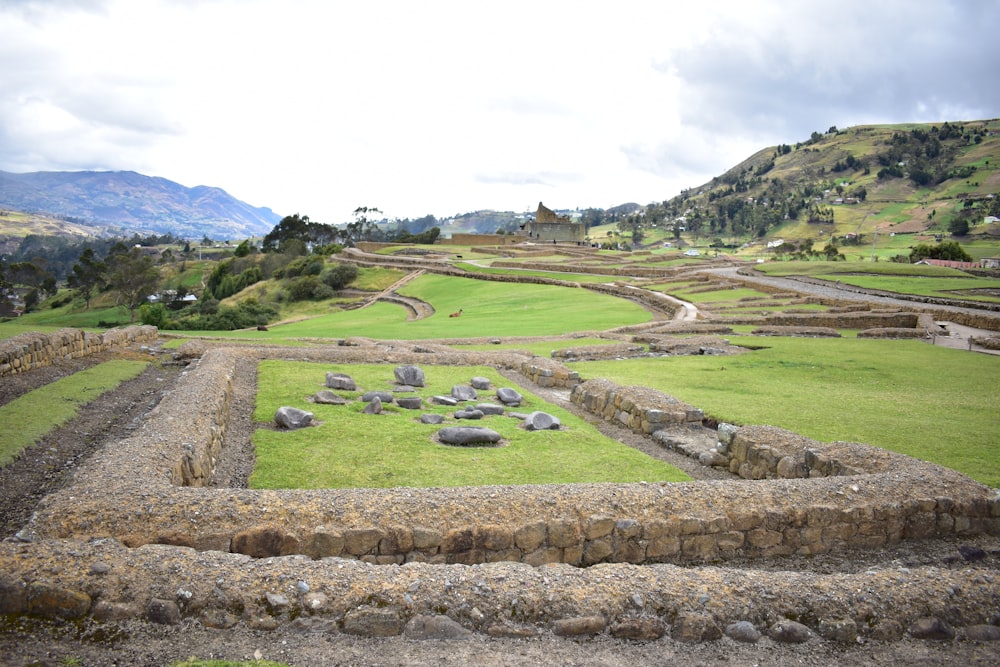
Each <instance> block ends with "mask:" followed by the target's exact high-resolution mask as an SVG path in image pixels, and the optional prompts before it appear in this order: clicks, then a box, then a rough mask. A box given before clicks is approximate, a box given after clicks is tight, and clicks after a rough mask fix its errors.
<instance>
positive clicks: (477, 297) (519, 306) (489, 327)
mask: <svg viewBox="0 0 1000 667" xmlns="http://www.w3.org/2000/svg"><path fill="white" fill-rule="evenodd" d="M399 293H400V294H402V295H404V296H409V297H413V298H417V299H421V300H423V301H426V302H428V303H430V304H431V305H433V307H434V309H435V311H436V312H435V314H434V315H432V316H431V317H427V318H424V319H422V320H410V321H408V320H407V319H406V311H405V310H404V309H403V308H402V307H401V306H396V305H392V304H388V303H383V302H378V303H374V304H372V305H371V306H369V307H368V308H363V309H358V310H351V311H343V312H338V313H332V314H330V315H323V316H320V317H314V318H312V319H308V320H303V321H301V322H293V323H290V324H285V325H281V326H275V327H270V329H271V330H270V331H269V332H266V333H269V334H271V335H273V336H281V337H294V338H343V337H350V336H364V337H370V338H377V339H382V340H386V339H391V340H418V339H428V338H467V337H478V336H552V335H559V334H564V333H569V332H572V331H579V330H583V331H603V330H605V329H610V328H613V327H616V326H624V325H628V324H639V323H642V322H648V321H649V319H650V315H649V313H648V312H647V311H645V310H644V309H643V308H641V307H639V306H637V305H636V304H634V303H632V302H630V301H626V300H625V299H619V298H616V297H613V296H608V295H605V294H598V293H597V292H593V291H590V290H587V289H578V288H570V287H557V286H554V285H529V284H514V283H500V282H493V281H487V280H470V279H467V278H454V277H450V276H442V275H436V274H426V275H423V276H420V277H419V278H417V279H416V280H413V281H412V282H409V283H407V284H406V285H404V286H403V287H402V288H400V289H399ZM460 309H461V310H462V315H461V316H460V317H449V315H450V314H451V313H456V312H458V311H459V310H460Z"/></svg>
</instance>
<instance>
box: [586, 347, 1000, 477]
mask: <svg viewBox="0 0 1000 667" xmlns="http://www.w3.org/2000/svg"><path fill="white" fill-rule="evenodd" d="M730 340H731V342H733V343H734V344H737V345H747V346H766V347H764V348H763V349H758V350H755V351H753V352H749V353H746V354H743V355H738V356H730V357H705V356H692V357H665V358H660V359H634V360H622V361H588V362H575V363H572V364H570V366H571V367H572V368H573V369H574V370H577V371H579V373H580V375H581V377H583V378H584V379H589V378H598V377H600V378H607V379H610V380H613V381H615V382H618V383H621V384H639V385H643V386H648V387H653V388H655V389H659V390H661V391H663V392H665V393H667V394H670V395H672V396H675V397H677V398H679V399H681V400H683V401H686V402H688V403H691V404H692V405H696V406H698V407H700V408H702V409H703V410H704V411H705V413H706V414H708V415H711V416H713V417H715V418H717V419H719V420H721V421H727V422H732V423H737V424H771V425H774V426H780V427H782V428H786V429H789V430H791V431H794V432H796V433H800V434H802V435H805V436H807V437H810V438H814V439H816V440H821V441H834V440H841V441H854V442H863V443H867V444H871V445H875V446H877V447H882V448H885V449H890V450H893V451H896V452H900V453H903V454H907V455H910V456H913V457H916V458H918V459H924V460H928V461H932V462H934V463H938V464H941V465H944V466H947V467H949V468H954V469H955V470H958V471H960V472H962V473H964V474H966V475H969V476H970V477H972V478H974V479H977V480H979V481H981V482H984V483H986V484H990V485H992V486H997V487H1000V457H997V454H996V453H997V451H998V447H1000V429H998V428H997V423H998V422H997V419H998V415H1000V412H998V403H997V389H996V388H997V386H1000V357H996V356H991V355H983V354H970V353H969V352H965V351H961V350H952V349H947V348H942V347H934V346H932V345H928V344H927V343H924V342H919V341H888V340H871V339H858V338H840V339H804V338H766V339H762V338H759V337H740V336H732V337H730Z"/></svg>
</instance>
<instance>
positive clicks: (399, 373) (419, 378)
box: [393, 365, 426, 387]
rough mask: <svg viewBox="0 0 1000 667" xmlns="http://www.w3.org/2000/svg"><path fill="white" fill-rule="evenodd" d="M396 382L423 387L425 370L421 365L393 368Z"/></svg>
mask: <svg viewBox="0 0 1000 667" xmlns="http://www.w3.org/2000/svg"><path fill="white" fill-rule="evenodd" d="M393 375H394V376H395V378H396V382H398V383H399V384H406V385H410V386H411V387H423V386H424V382H425V381H426V380H425V377H424V371H423V370H422V369H421V368H420V367H419V366H412V365H407V366H396V368H395V369H394V370H393Z"/></svg>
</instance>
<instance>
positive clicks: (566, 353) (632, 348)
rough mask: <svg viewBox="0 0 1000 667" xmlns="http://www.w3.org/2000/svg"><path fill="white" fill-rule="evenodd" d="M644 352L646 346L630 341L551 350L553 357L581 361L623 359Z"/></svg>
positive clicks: (640, 354)
mask: <svg viewBox="0 0 1000 667" xmlns="http://www.w3.org/2000/svg"><path fill="white" fill-rule="evenodd" d="M644 354H646V348H645V347H643V346H642V345H635V344H631V343H608V344H606V345H583V346H580V347H567V348H563V349H560V350H552V357H553V358H554V359H566V360H569V361H583V360H593V359H623V358H629V357H638V356H642V355H644Z"/></svg>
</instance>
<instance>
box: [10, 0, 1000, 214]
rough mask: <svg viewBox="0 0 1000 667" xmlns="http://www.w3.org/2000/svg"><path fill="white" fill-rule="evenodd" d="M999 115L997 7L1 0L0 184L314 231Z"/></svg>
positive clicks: (616, 189) (666, 190)
mask: <svg viewBox="0 0 1000 667" xmlns="http://www.w3.org/2000/svg"><path fill="white" fill-rule="evenodd" d="M997 116H1000V2H998V1H997V0H965V1H957V2H946V1H943V0H940V1H936V0H898V1H896V0H886V1H880V0H864V1H861V2H858V1H855V0H841V1H840V2H830V3H826V2H824V3H819V2H811V1H807V0H788V1H784V0H773V1H759V2H758V1H754V2H750V1H747V0H736V1H734V2H726V1H704V0H703V1H701V2H684V3H679V2H678V3H674V2H665V1H657V0H650V1H644V2H630V1H629V0H618V1H617V2H610V1H609V0H600V1H597V2H588V1H585V0H575V1H547V0H531V1H530V2H521V1H520V0H505V1H504V2H489V1H483V2H470V1H462V2H441V1H436V0H400V1H384V2H383V1H379V0H365V1H360V0H352V1H349V2H341V1H338V0H204V1H202V0H163V1H162V2H159V1H157V0H49V1H45V0H0V170H4V171H13V172H28V171H52V170H55V171H62V170H72V171H76V170H134V171H138V172H141V173H143V174H147V175H150V176H162V177H164V178H168V179H170V180H173V181H177V182H178V183H181V184H183V185H186V186H195V185H211V186H216V187H220V188H223V189H225V190H226V191H228V192H229V193H230V194H232V195H233V196H235V197H237V198H238V199H241V200H243V201H246V202H247V203H249V204H252V205H254V206H268V207H270V208H272V209H274V211H275V212H277V213H279V214H282V215H288V214H291V213H301V214H304V215H308V216H309V217H310V218H311V219H312V220H315V221H319V222H328V223H339V222H345V221H348V220H350V219H351V212H352V211H353V210H354V209H355V208H357V207H358V206H376V207H378V208H380V209H381V210H382V211H383V212H384V213H385V214H386V215H387V216H388V217H411V218H416V217H420V216H423V215H426V214H429V213H430V214H434V215H436V216H438V217H447V216H450V215H453V214H456V213H464V212H467V211H473V210H478V209H498V210H515V211H525V210H533V209H534V208H535V207H536V206H537V204H538V202H539V201H544V202H545V204H546V205H547V206H549V207H551V208H586V207H598V208H608V207H611V206H615V205H617V204H621V203H624V202H629V201H634V202H638V203H640V204H646V203H649V202H652V201H662V200H665V199H668V198H670V197H672V196H674V195H676V194H678V193H679V192H680V191H681V190H682V189H684V188H688V187H696V186H698V185H701V184H702V183H704V182H705V181H707V180H709V179H710V178H711V177H712V176H716V175H718V174H720V173H722V172H723V171H725V170H726V169H727V168H728V167H731V166H732V165H734V164H735V163H736V162H738V161H740V160H742V159H743V158H745V157H748V156H749V155H750V154H752V153H753V152H755V151H757V150H759V149H761V148H763V147H766V146H769V145H774V144H778V143H789V144H794V143H795V142H797V141H802V140H805V139H807V138H808V137H809V135H810V133H811V132H813V131H814V130H818V131H821V132H825V131H826V130H827V128H829V127H830V126H831V125H836V126H838V127H848V126H851V125H858V124H868V123H895V122H907V121H944V120H971V119H982V118H993V117H997Z"/></svg>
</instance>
